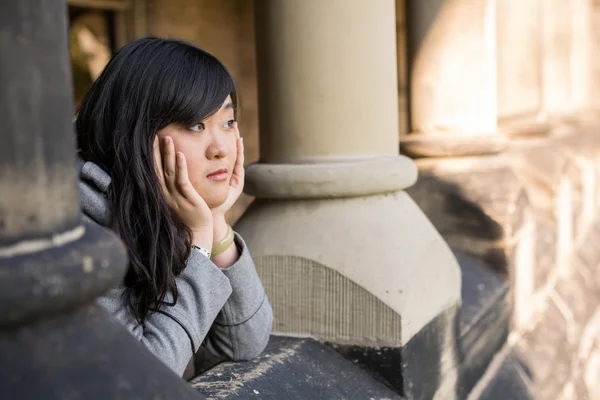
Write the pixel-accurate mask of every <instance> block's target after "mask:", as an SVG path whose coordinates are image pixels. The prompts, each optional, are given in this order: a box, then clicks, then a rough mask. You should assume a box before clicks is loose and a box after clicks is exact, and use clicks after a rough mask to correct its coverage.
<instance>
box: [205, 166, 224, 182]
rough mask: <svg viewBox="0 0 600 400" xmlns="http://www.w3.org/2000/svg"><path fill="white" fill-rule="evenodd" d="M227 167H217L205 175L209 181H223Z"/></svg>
mask: <svg viewBox="0 0 600 400" xmlns="http://www.w3.org/2000/svg"><path fill="white" fill-rule="evenodd" d="M227 175H228V174H227V168H221V169H218V170H216V171H214V172H211V173H210V174H208V175H206V177H207V178H208V179H209V180H211V181H215V182H218V181H224V180H226V179H227Z"/></svg>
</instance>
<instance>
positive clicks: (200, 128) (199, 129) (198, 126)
mask: <svg viewBox="0 0 600 400" xmlns="http://www.w3.org/2000/svg"><path fill="white" fill-rule="evenodd" d="M203 130H204V123H202V122H200V123H199V124H196V125H192V126H190V131H193V132H202V131H203Z"/></svg>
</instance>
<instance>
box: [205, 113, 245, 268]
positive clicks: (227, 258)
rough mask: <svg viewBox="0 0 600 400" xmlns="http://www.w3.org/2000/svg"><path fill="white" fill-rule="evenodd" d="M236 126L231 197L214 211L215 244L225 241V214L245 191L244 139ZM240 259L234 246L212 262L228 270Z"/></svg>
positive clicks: (230, 182)
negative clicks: (235, 153) (235, 148)
mask: <svg viewBox="0 0 600 400" xmlns="http://www.w3.org/2000/svg"><path fill="white" fill-rule="evenodd" d="M234 126H235V130H236V134H237V141H236V146H237V155H236V160H235V165H234V167H233V173H232V175H231V180H230V181H229V195H228V196H227V200H225V202H224V203H223V204H221V205H220V206H218V207H215V208H213V209H212V214H213V224H214V234H213V239H214V242H215V243H218V242H220V241H221V240H223V238H224V237H225V235H226V234H227V229H228V227H227V222H226V221H225V213H226V212H227V211H229V210H230V209H231V207H232V206H233V204H234V203H235V201H236V200H237V199H238V198H239V197H240V195H241V194H242V190H243V189H244V176H245V173H244V139H242V138H241V137H240V131H239V130H238V126H237V123H235V125H234ZM239 257H240V255H239V253H238V250H237V247H236V246H233V245H232V246H230V247H229V248H228V249H227V250H225V251H224V252H223V253H221V254H219V255H217V256H213V258H212V261H213V262H214V263H215V264H216V265H217V266H218V267H220V268H227V267H230V266H231V265H233V263H235V262H236V261H237V259H238V258H239Z"/></svg>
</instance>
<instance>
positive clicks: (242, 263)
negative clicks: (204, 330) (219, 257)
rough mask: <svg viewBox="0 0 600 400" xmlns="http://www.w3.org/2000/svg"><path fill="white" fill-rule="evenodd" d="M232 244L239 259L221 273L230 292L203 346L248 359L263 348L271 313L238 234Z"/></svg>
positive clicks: (250, 260) (258, 279)
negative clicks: (226, 279)
mask: <svg viewBox="0 0 600 400" xmlns="http://www.w3.org/2000/svg"><path fill="white" fill-rule="evenodd" d="M235 242H236V245H237V246H238V249H239V251H240V258H239V259H238V260H237V261H236V262H235V263H234V264H233V265H232V266H230V267H229V268H226V269H222V273H223V275H224V276H226V277H227V278H228V280H229V283H230V285H231V288H232V293H231V295H230V296H229V298H228V300H227V301H226V302H225V304H224V306H223V308H222V309H221V311H220V312H219V314H218V315H217V318H216V320H215V322H214V324H213V326H212V327H211V329H210V331H209V333H208V335H207V336H206V340H205V342H204V345H205V347H206V348H207V350H209V351H210V352H211V353H213V354H215V355H217V356H220V357H225V358H228V359H230V360H234V361H239V360H249V359H251V358H254V357H257V356H258V355H260V353H262V351H263V350H264V349H265V347H266V345H267V342H268V341H269V336H270V334H271V327H272V324H273V311H272V310H271V305H270V304H269V300H268V299H267V296H266V294H265V290H264V288H263V286H262V283H261V281H260V278H259V276H258V274H257V273H256V268H255V266H254V261H253V260H252V257H251V256H250V252H249V251H248V248H247V246H246V243H244V240H243V239H242V237H241V236H240V235H238V234H237V233H236V234H235Z"/></svg>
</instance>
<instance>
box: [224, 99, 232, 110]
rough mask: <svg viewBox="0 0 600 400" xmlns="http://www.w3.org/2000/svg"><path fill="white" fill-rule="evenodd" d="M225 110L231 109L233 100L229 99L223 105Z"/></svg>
mask: <svg viewBox="0 0 600 400" xmlns="http://www.w3.org/2000/svg"><path fill="white" fill-rule="evenodd" d="M227 110H233V102H231V101H230V102H228V103H227V104H225V105H224V106H223V111H227Z"/></svg>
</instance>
